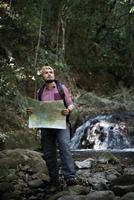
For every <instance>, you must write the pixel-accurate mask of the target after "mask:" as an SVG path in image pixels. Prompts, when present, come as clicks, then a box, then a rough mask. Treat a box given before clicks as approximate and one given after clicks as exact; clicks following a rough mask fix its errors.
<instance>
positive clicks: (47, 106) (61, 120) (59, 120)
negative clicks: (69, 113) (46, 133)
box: [28, 99, 66, 129]
mask: <svg viewBox="0 0 134 200" xmlns="http://www.w3.org/2000/svg"><path fill="white" fill-rule="evenodd" d="M28 104H29V107H31V109H32V115H30V116H29V128H56V129H66V117H65V116H63V115H62V113H61V112H62V110H63V109H65V107H64V103H63V101H62V100H59V101H38V100H35V99H29V102H28Z"/></svg>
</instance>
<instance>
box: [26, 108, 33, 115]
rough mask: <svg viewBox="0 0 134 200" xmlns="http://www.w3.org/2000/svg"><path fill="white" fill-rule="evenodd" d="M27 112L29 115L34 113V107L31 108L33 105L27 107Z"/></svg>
mask: <svg viewBox="0 0 134 200" xmlns="http://www.w3.org/2000/svg"><path fill="white" fill-rule="evenodd" d="M26 112H27V114H28V115H32V113H33V108H31V107H30V108H27V109H26Z"/></svg>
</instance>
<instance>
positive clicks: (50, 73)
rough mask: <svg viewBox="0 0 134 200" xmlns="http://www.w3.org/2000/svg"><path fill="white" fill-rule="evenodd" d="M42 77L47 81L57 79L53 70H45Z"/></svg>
mask: <svg viewBox="0 0 134 200" xmlns="http://www.w3.org/2000/svg"><path fill="white" fill-rule="evenodd" d="M42 77H43V79H44V80H45V81H51V80H54V79H55V75H54V71H53V69H45V70H44V72H43V73H42Z"/></svg>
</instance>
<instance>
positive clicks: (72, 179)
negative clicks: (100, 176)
mask: <svg viewBox="0 0 134 200" xmlns="http://www.w3.org/2000/svg"><path fill="white" fill-rule="evenodd" d="M66 184H67V186H72V185H77V184H78V182H77V179H76V177H68V178H67V179H66Z"/></svg>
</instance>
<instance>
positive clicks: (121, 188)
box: [112, 184, 134, 196]
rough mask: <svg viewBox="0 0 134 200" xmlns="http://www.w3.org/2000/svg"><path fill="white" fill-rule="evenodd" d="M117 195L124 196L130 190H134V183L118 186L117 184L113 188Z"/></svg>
mask: <svg viewBox="0 0 134 200" xmlns="http://www.w3.org/2000/svg"><path fill="white" fill-rule="evenodd" d="M112 190H113V192H114V193H115V195H119V196H123V195H124V194H126V193H128V192H134V184H133V185H127V186H117V185H115V186H114V187H113V188H112Z"/></svg>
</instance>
